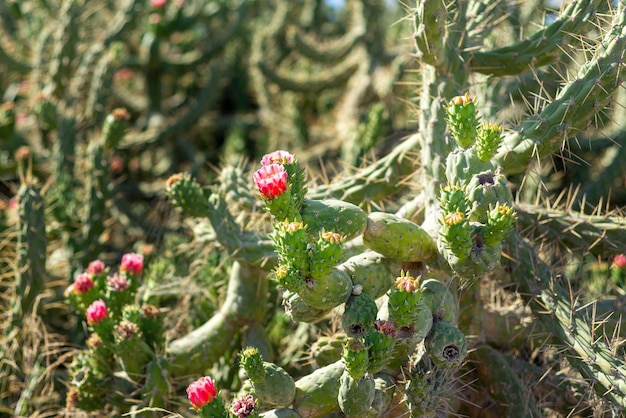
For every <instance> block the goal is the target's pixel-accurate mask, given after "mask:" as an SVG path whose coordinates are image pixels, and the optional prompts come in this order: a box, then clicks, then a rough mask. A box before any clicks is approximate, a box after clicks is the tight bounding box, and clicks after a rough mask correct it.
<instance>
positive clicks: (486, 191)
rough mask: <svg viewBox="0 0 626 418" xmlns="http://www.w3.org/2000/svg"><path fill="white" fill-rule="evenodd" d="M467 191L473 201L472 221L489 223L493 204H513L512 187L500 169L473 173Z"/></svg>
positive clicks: (468, 197)
mask: <svg viewBox="0 0 626 418" xmlns="http://www.w3.org/2000/svg"><path fill="white" fill-rule="evenodd" d="M465 192H466V193H467V199H468V200H469V201H470V202H471V207H470V213H469V219H470V220H471V221H475V222H480V223H487V219H488V213H489V211H490V210H491V208H492V207H493V206H496V205H498V204H500V205H509V206H510V205H512V204H513V194H512V193H511V188H510V187H509V184H508V182H507V180H506V177H505V176H504V175H503V174H502V173H501V172H500V171H499V170H496V171H495V172H493V171H483V172H481V173H478V174H475V175H473V176H472V178H471V179H470V180H469V182H468V184H467V187H466V189H465ZM490 245H493V244H490Z"/></svg>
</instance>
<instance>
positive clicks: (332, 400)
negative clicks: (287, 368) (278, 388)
mask: <svg viewBox="0 0 626 418" xmlns="http://www.w3.org/2000/svg"><path fill="white" fill-rule="evenodd" d="M344 371H345V365H344V363H343V361H338V362H336V363H333V364H329V365H328V366H326V367H322V368H321V369H317V370H315V371H314V372H313V373H310V374H308V375H306V376H304V377H303V378H302V379H300V380H298V381H297V382H296V398H295V399H294V402H293V408H294V409H295V410H296V412H297V413H298V414H299V415H300V416H301V417H302V418H324V417H327V416H328V415H329V414H330V413H332V412H334V411H338V410H339V402H338V400H337V395H338V394H339V386H340V380H341V376H342V375H343V372H344Z"/></svg>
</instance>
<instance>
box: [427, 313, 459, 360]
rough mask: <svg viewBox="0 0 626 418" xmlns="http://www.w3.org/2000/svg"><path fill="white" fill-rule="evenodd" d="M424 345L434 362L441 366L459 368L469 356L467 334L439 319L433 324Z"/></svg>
mask: <svg viewBox="0 0 626 418" xmlns="http://www.w3.org/2000/svg"><path fill="white" fill-rule="evenodd" d="M424 346H425V348H426V353H428V356H429V357H430V359H431V361H432V362H433V364H435V365H436V366H439V367H443V368H447V369H453V368H457V367H459V366H461V364H463V361H464V360H465V357H467V340H466V339H465V335H463V333H462V332H461V331H460V330H459V329H458V328H457V327H456V326H454V325H452V324H449V323H447V322H443V321H437V322H435V323H434V324H433V327H432V329H431V330H430V334H428V337H426V340H425V341H424Z"/></svg>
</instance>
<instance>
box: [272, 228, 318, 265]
mask: <svg viewBox="0 0 626 418" xmlns="http://www.w3.org/2000/svg"><path fill="white" fill-rule="evenodd" d="M272 239H273V241H274V248H275V249H276V253H277V254H278V260H279V262H280V263H281V264H282V265H285V264H289V265H290V266H292V267H293V268H295V269H297V270H298V271H299V272H300V274H301V275H307V274H308V273H309V255H308V251H307V232H306V226H305V225H303V224H302V222H289V221H285V222H276V223H275V224H274V233H273V234H272Z"/></svg>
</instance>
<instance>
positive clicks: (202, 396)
mask: <svg viewBox="0 0 626 418" xmlns="http://www.w3.org/2000/svg"><path fill="white" fill-rule="evenodd" d="M216 395H217V388H216V387H215V382H214V381H213V379H211V378H210V377H208V376H204V377H201V378H200V379H198V380H196V381H195V382H193V383H192V384H190V385H189V387H188V388H187V397H188V398H189V402H191V405H192V406H193V407H194V408H195V409H196V410H198V409H202V408H203V407H204V406H205V405H207V404H210V403H211V402H213V399H214V398H215V396H216Z"/></svg>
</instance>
